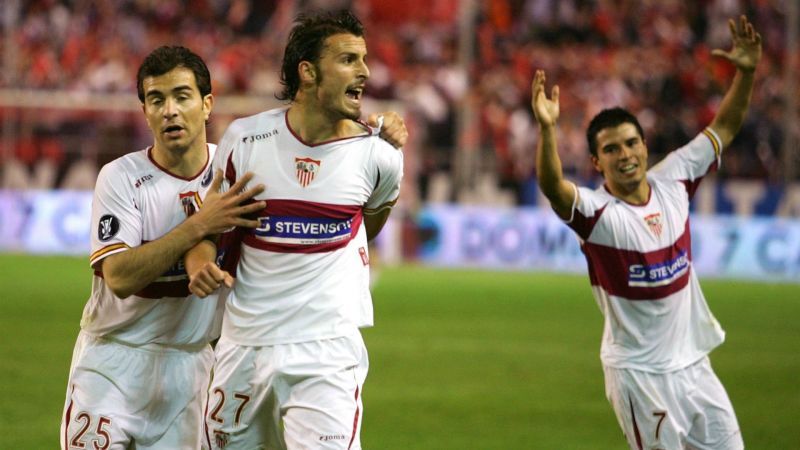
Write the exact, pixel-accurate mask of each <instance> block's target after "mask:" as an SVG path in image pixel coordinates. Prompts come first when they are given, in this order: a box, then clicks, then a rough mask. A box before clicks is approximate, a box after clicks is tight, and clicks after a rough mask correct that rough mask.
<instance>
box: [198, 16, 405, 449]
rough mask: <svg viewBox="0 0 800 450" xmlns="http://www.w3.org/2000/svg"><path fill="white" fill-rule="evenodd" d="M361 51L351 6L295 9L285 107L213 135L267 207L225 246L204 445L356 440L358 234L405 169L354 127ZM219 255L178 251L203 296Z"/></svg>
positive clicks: (231, 173) (364, 297)
mask: <svg viewBox="0 0 800 450" xmlns="http://www.w3.org/2000/svg"><path fill="white" fill-rule="evenodd" d="M366 55H367V48H366V41H365V39H364V31H363V26H362V24H361V23H360V22H359V21H358V19H357V18H356V17H355V16H354V15H352V14H351V13H349V12H347V11H342V12H339V13H336V14H319V15H311V16H303V15H301V16H299V17H298V19H297V22H296V26H295V27H294V28H293V29H292V31H291V33H290V35H289V40H288V43H287V45H286V49H285V52H284V60H283V61H284V63H283V67H282V69H281V80H282V81H283V84H284V90H283V92H282V94H281V98H282V99H283V100H286V101H289V102H290V104H289V106H288V107H282V108H278V109H273V110H269V111H265V112H262V113H260V114H257V115H255V116H251V117H246V118H242V119H238V120H236V121H234V122H233V123H232V124H231V125H230V126H229V127H228V130H227V131H226V132H225V134H224V136H223V138H222V140H221V141H220V149H221V150H220V152H219V153H218V154H217V155H216V156H215V158H214V167H216V168H221V169H224V171H225V174H226V177H227V180H228V182H229V183H231V184H232V183H234V182H235V181H236V180H238V179H239V177H240V176H241V174H242V173H246V172H249V171H252V172H253V173H255V174H256V175H255V178H254V179H253V182H260V183H265V184H266V185H267V189H266V191H265V193H264V195H263V196H260V199H261V200H266V205H267V206H266V208H264V209H263V210H262V211H260V212H259V216H260V221H261V225H260V226H259V227H258V229H256V230H253V232H252V233H251V232H249V231H246V232H244V233H243V237H242V244H241V247H239V245H238V244H234V245H235V247H233V248H237V249H238V248H240V249H241V260H240V261H239V262H238V264H237V265H236V266H235V269H236V274H237V279H236V284H235V285H234V288H233V290H232V291H231V293H230V295H229V297H228V300H227V302H226V305H225V312H224V319H223V326H222V336H221V338H220V341H219V343H218V344H217V346H216V349H215V356H216V361H217V362H216V364H215V366H214V379H213V381H212V384H211V386H210V388H209V392H210V396H211V399H210V402H209V405H208V415H207V418H206V423H207V431H208V437H209V442H208V444H209V446H210V447H211V448H215V449H216V448H226V449H251V448H289V449H301V448H320V449H321V448H325V449H349V448H352V449H357V448H361V443H360V427H361V418H362V417H363V404H362V401H361V393H362V388H363V383H364V380H365V378H366V375H367V369H368V360H367V352H366V348H365V346H364V342H363V340H362V338H361V333H360V331H359V328H362V327H367V326H371V325H372V300H371V294H370V290H369V250H368V248H367V242H368V240H371V239H372V238H374V237H375V236H376V235H377V234H378V232H379V231H380V230H381V228H382V227H383V225H384V223H385V221H386V219H387V218H388V216H389V213H390V211H391V208H392V206H393V205H394V203H395V202H396V200H397V196H398V193H399V189H400V179H401V177H402V168H403V156H402V153H401V152H399V151H397V150H395V149H394V148H392V147H391V146H390V145H388V144H386V143H385V142H383V141H381V140H379V139H378V138H377V136H376V130H375V129H371V128H368V127H365V126H364V124H363V123H361V122H359V121H358V119H359V117H360V115H361V105H362V100H363V97H362V94H363V92H364V89H365V86H366V82H367V79H368V78H369V74H370V72H369V69H368V67H367V64H366ZM387 126H388V125H387ZM399 127H400V128H402V123H400V124H399ZM401 131H402V132H403V133H405V131H404V129H403V130H401ZM362 221H363V226H362ZM234 233H235V232H234ZM228 236H231V235H230V234H228ZM223 239H224V237H223ZM220 248H223V249H225V248H231V247H226V244H223V243H221V244H220ZM216 253H217V251H216V247H215V246H214V244H212V243H211V242H210V241H204V243H203V245H200V246H198V247H197V248H196V250H192V251H191V252H190V253H189V254H187V257H186V267H187V270H188V272H189V274H190V278H191V282H190V288H192V290H193V292H195V293H197V294H198V295H205V294H206V293H209V292H212V291H213V290H214V289H216V288H217V287H218V286H219V280H220V278H221V277H220V276H219V269H218V268H217V267H216V266H215V265H214V257H215V255H216ZM229 254H230V253H229ZM234 264H236V261H234Z"/></svg>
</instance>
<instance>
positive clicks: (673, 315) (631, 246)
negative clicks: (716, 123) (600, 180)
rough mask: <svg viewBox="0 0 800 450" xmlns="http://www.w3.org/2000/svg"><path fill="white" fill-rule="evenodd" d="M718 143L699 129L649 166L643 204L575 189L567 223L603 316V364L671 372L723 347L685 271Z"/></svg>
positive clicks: (692, 275) (716, 325)
mask: <svg viewBox="0 0 800 450" xmlns="http://www.w3.org/2000/svg"><path fill="white" fill-rule="evenodd" d="M719 142H720V141H719V138H718V137H717V136H716V135H715V134H714V133H713V131H712V130H710V129H706V130H704V132H703V133H701V134H699V135H698V136H697V137H696V138H695V139H693V140H692V141H691V142H690V143H689V144H687V145H686V146H684V147H682V148H680V149H678V150H676V151H674V152H672V153H671V154H670V155H669V156H667V157H666V158H665V159H664V160H663V161H662V162H661V163H660V164H658V165H657V166H655V167H653V168H652V169H651V170H650V171H649V172H648V174H647V181H648V183H649V184H650V188H651V192H650V199H649V200H648V201H647V203H646V204H644V205H631V204H628V203H626V202H624V201H622V200H620V199H617V198H615V197H614V196H613V195H611V194H610V193H609V192H608V191H607V190H606V189H605V187H604V186H601V187H600V188H598V189H596V190H590V189H587V188H579V192H578V193H577V194H576V195H577V197H578V201H577V205H576V207H575V208H574V210H573V212H572V219H571V221H570V222H569V223H568V225H569V226H570V227H571V228H572V229H573V230H574V231H575V232H576V233H577V234H578V236H579V237H580V239H581V247H582V249H583V251H584V254H585V255H586V259H587V262H588V266H589V275H590V280H591V284H592V291H593V294H594V296H595V299H596V300H597V303H598V305H599V307H600V310H601V311H602V313H603V315H604V316H605V326H604V331H603V340H602V347H601V359H602V361H603V364H604V365H606V366H611V367H616V368H631V369H637V370H643V371H650V372H659V373H664V372H670V371H674V370H677V369H681V368H683V367H686V366H688V365H690V364H692V363H694V362H695V361H697V360H699V359H701V358H702V357H703V356H705V355H706V354H708V353H709V352H710V351H711V350H712V349H713V348H715V347H716V346H717V345H719V344H720V343H722V342H723V340H724V336H725V334H724V332H723V330H722V328H721V327H720V325H719V323H718V322H717V320H716V319H715V318H714V316H713V315H712V314H711V311H710V310H709V308H708V305H707V304H706V300H705V298H704V296H703V293H702V291H701V290H700V284H699V282H698V280H697V277H696V276H695V272H694V270H693V269H692V258H691V236H690V233H689V202H690V200H691V196H692V195H693V194H694V191H695V189H696V187H697V185H698V183H699V181H700V180H701V179H702V177H703V176H704V175H705V174H706V173H707V172H708V171H709V170H713V169H715V168H716V165H717V164H718V156H719V153H720V152H719V149H720V144H719Z"/></svg>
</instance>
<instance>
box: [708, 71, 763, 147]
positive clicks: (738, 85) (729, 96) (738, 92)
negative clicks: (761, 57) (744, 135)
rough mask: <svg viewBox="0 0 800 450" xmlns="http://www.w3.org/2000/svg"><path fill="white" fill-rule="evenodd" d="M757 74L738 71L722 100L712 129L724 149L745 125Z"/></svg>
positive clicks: (712, 123)
mask: <svg viewBox="0 0 800 450" xmlns="http://www.w3.org/2000/svg"><path fill="white" fill-rule="evenodd" d="M754 80H755V74H754V73H753V72H752V71H748V72H745V71H742V70H737V71H736V76H734V78H733V82H732V83H731V86H730V88H728V92H727V93H726V94H725V97H724V98H723V99H722V103H721V104H720V107H719V111H717V115H716V116H715V117H714V120H713V121H712V122H711V128H712V129H713V130H714V131H715V132H717V134H718V135H719V136H720V139H721V140H722V145H723V147H727V146H728V144H730V143H731V141H733V138H734V137H736V134H737V133H738V132H739V129H741V127H742V123H744V118H745V115H746V114H747V109H748V108H749V107H750V97H751V96H752V94H753V83H754Z"/></svg>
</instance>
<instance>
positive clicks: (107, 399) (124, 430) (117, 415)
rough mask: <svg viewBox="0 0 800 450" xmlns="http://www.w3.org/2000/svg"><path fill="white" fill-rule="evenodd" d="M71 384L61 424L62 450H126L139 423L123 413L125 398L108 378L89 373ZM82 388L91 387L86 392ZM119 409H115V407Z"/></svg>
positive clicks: (75, 379)
mask: <svg viewBox="0 0 800 450" xmlns="http://www.w3.org/2000/svg"><path fill="white" fill-rule="evenodd" d="M70 381H75V382H77V383H80V384H79V385H74V384H73V385H72V386H71V388H70V392H69V394H68V396H67V404H66V406H65V408H64V416H63V417H62V421H61V436H60V441H61V448H62V450H83V449H87V448H95V449H104V450H124V449H127V448H128V444H129V443H130V440H131V438H130V434H129V433H130V430H132V429H136V427H137V426H138V424H137V423H136V419H135V418H132V417H130V416H128V415H127V414H126V413H125V412H124V411H122V410H121V407H122V405H124V404H125V402H124V396H122V395H120V393H119V391H117V390H116V386H114V384H113V383H112V382H111V381H110V380H108V379H107V378H105V377H103V376H100V375H97V374H92V373H86V374H83V376H79V377H75V378H73V379H71V380H70ZM78 386H89V387H90V388H89V389H84V388H82V387H78ZM117 405H118V406H119V408H115V406H117Z"/></svg>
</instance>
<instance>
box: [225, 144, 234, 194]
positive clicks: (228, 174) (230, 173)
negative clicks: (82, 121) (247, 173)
mask: <svg viewBox="0 0 800 450" xmlns="http://www.w3.org/2000/svg"><path fill="white" fill-rule="evenodd" d="M225 179H227V180H228V183H230V185H231V186H233V184H234V183H236V168H235V167H233V152H231V154H230V155H228V162H227V163H226V164H225Z"/></svg>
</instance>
